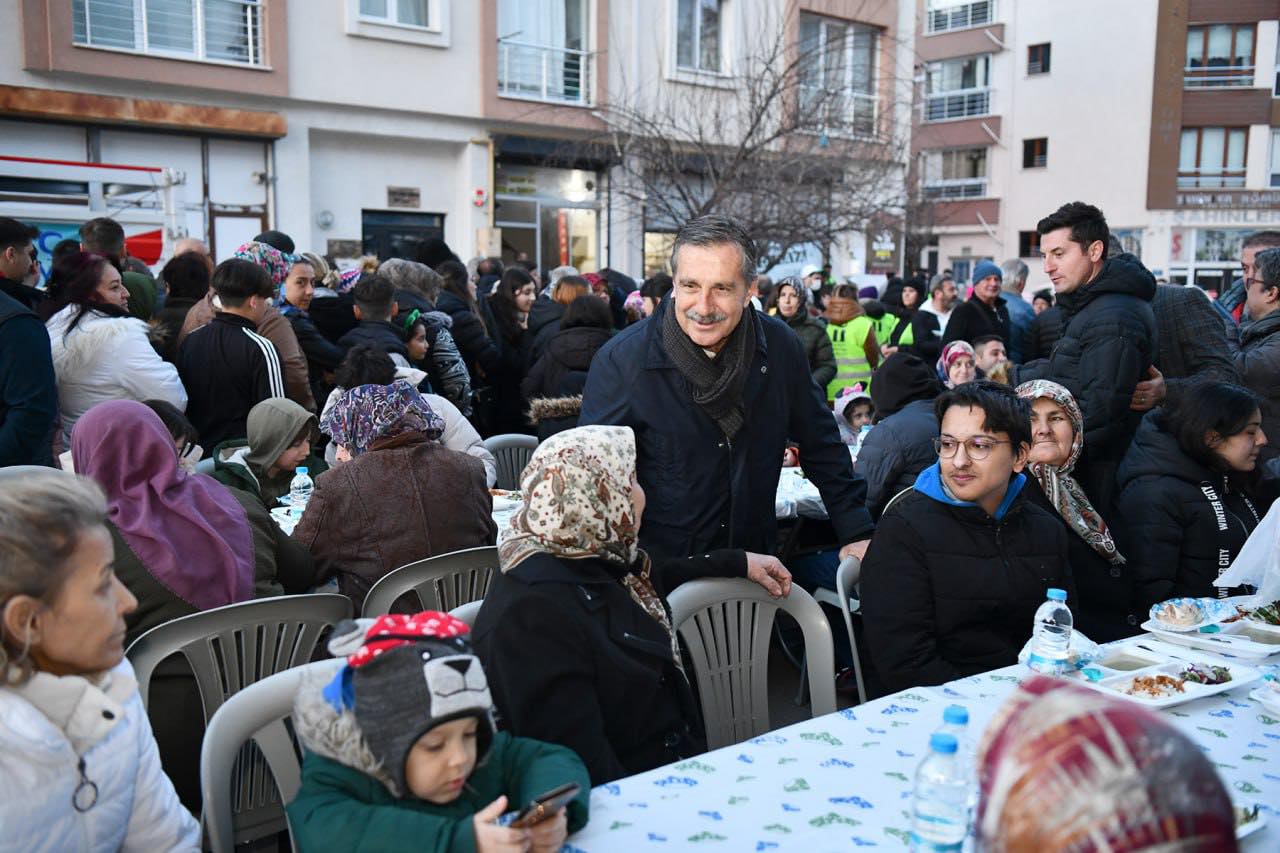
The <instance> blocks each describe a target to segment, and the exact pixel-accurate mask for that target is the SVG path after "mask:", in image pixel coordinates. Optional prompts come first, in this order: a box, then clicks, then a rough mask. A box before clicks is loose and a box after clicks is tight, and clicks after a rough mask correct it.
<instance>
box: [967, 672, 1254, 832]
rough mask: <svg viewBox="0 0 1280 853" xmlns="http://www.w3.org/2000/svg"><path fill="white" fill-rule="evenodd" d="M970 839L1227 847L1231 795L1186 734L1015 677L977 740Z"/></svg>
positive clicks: (1108, 703) (1063, 688) (1126, 708)
mask: <svg viewBox="0 0 1280 853" xmlns="http://www.w3.org/2000/svg"><path fill="white" fill-rule="evenodd" d="M978 764H979V770H978V778H979V779H980V780H981V794H980V800H979V805H978V817H977V820H976V826H975V829H976V833H977V836H978V847H979V849H984V850H989V851H992V853H1006V851H1018V850H1110V851H1114V853H1123V851H1128V850H1164V851H1175V850H1177V851H1192V850H1235V849H1237V848H1236V840H1235V825H1234V824H1235V821H1234V816H1233V813H1232V807H1231V798H1230V796H1229V795H1228V794H1227V791H1226V789H1225V788H1224V787H1223V785H1222V780H1221V779H1220V778H1219V777H1218V773H1217V771H1216V770H1215V769H1214V767H1213V764H1211V763H1210V762H1209V759H1208V758H1207V757H1206V756H1205V755H1204V754H1203V753H1201V751H1200V750H1199V749H1198V748H1197V746H1196V744H1195V742H1193V741H1192V740H1191V739H1190V738H1188V737H1187V736H1186V735H1185V734H1183V733H1182V732H1181V731H1179V730H1178V728H1177V727H1176V726H1175V725H1173V724H1172V723H1171V722H1169V721H1168V720H1167V719H1166V718H1164V717H1161V716H1157V715H1156V714H1153V713H1152V712H1150V711H1148V710H1147V709H1145V708H1140V707H1137V706H1136V705H1134V704H1132V703H1131V702H1128V701H1127V700H1125V699H1121V698H1118V697H1117V698H1113V697H1111V696H1107V695H1105V694H1103V693H1101V692H1099V691H1096V690H1090V689H1088V688H1087V687H1081V686H1078V685H1075V684H1071V683H1069V682H1067V681H1063V680H1061V679H1056V678H1044V677H1041V676H1037V677H1035V678H1032V679H1029V680H1027V681H1025V682H1023V683H1022V684H1021V685H1020V686H1019V687H1018V689H1017V691H1015V693H1014V694H1013V696H1012V697H1010V699H1009V700H1008V701H1007V702H1006V703H1005V704H1004V705H1003V706H1002V707H1001V708H1000V710H999V711H998V712H997V713H996V717H995V719H994V720H992V722H991V724H990V725H989V726H988V727H987V730H986V733H985V734H984V736H983V742H982V745H981V747H980V748H979V750H978Z"/></svg>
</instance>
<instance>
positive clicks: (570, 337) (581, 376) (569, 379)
mask: <svg viewBox="0 0 1280 853" xmlns="http://www.w3.org/2000/svg"><path fill="white" fill-rule="evenodd" d="M611 334H612V332H611V331H610V330H609V329H597V328H594V327H590V326H577V327H575V328H571V329H561V330H560V331H558V332H556V333H555V334H554V335H553V336H552V337H551V341H550V343H549V344H548V345H547V350H546V352H545V353H544V354H543V355H542V357H541V358H539V359H538V360H537V361H536V362H535V363H534V365H533V367H532V368H531V369H530V370H529V375H528V376H526V377H525V378H524V381H523V382H521V383H520V390H521V392H522V394H523V395H524V396H525V398H526V399H528V400H529V409H530V411H529V420H530V421H531V422H532V423H533V424H534V425H535V426H537V428H538V440H539V441H546V440H547V439H548V438H550V437H551V436H553V435H555V434H556V433H558V432H562V431H564V430H566V429H572V428H574V427H576V426H577V425H578V414H579V413H580V412H581V411H582V389H583V388H584V387H585V386H586V384H587V371H588V370H590V369H591V360H592V359H593V358H595V355H596V353H597V352H599V351H600V348H601V347H602V346H604V345H605V344H606V343H607V342H608V341H609V337H610V335H611Z"/></svg>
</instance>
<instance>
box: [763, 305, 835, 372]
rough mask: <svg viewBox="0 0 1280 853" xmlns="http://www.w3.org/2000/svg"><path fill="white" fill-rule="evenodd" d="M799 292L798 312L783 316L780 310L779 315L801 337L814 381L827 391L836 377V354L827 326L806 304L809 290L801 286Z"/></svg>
mask: <svg viewBox="0 0 1280 853" xmlns="http://www.w3.org/2000/svg"><path fill="white" fill-rule="evenodd" d="M797 292H798V293H800V305H799V307H797V308H796V313H794V314H792V315H791V316H790V317H783V316H782V312H778V315H777V316H778V319H779V320H781V321H782V322H784V323H786V324H787V325H788V326H790V327H791V331H793V332H795V333H796V335H797V336H798V337H799V338H800V343H801V344H802V345H803V346H804V355H805V358H806V359H808V360H809V372H810V373H811V374H812V375H813V381H814V382H816V383H817V384H818V387H819V388H822V389H823V390H824V391H825V390H826V387H827V386H828V385H829V384H831V380H833V379H835V378H836V354H835V351H834V350H833V349H832V348H831V339H830V338H829V337H827V329H826V327H825V326H823V325H822V324H821V323H819V322H818V321H817V320H815V319H813V318H812V317H810V316H809V306H808V305H807V304H806V303H808V301H809V292H808V290H807V289H804V288H800V289H799V290H798V291H797Z"/></svg>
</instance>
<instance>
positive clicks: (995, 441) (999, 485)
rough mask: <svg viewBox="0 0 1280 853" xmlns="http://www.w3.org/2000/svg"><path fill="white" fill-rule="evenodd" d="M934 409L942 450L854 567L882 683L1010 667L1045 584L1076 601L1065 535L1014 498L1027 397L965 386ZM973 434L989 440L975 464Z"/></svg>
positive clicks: (925, 681)
mask: <svg viewBox="0 0 1280 853" xmlns="http://www.w3.org/2000/svg"><path fill="white" fill-rule="evenodd" d="M936 412H937V413H938V415H939V421H940V422H941V424H942V439H941V440H943V441H949V442H951V447H950V453H951V455H950V456H948V455H946V453H945V452H940V453H939V458H938V462H937V463H936V464H934V465H932V466H930V467H929V468H926V469H925V470H924V471H923V472H921V474H920V476H919V477H918V478H916V483H915V486H914V488H913V490H912V491H911V492H910V493H908V494H907V495H905V496H903V497H902V498H900V499H899V500H897V501H895V502H894V504H893V506H891V507H889V509H888V511H886V512H885V513H884V515H883V516H881V518H880V522H879V524H878V525H877V527H876V535H875V537H874V538H873V539H872V540H871V547H870V549H869V550H868V551H867V557H866V559H865V560H864V561H863V563H862V588H861V593H862V612H863V624H864V625H865V626H866V636H867V643H868V647H869V650H870V653H871V659H872V662H873V663H874V665H875V670H876V673H878V675H879V677H880V679H881V680H882V681H883V682H884V684H885V686H886V687H888V689H889V690H891V691H897V690H905V689H907V688H910V687H924V686H929V685H936V684H945V683H946V682H948V681H952V680H954V679H957V678H961V677H963V676H966V675H974V674H976V673H979V672H987V671H988V670H992V669H997V668H999V667H1002V666H1009V665H1010V664H1013V663H1015V662H1016V661H1017V658H1018V652H1019V650H1020V649H1021V648H1022V646H1023V645H1024V644H1025V643H1026V641H1027V638H1028V637H1029V636H1030V633H1031V626H1032V621H1033V619H1034V617H1035V613H1036V609H1037V608H1038V607H1039V606H1040V604H1041V603H1043V602H1044V599H1045V590H1046V589H1048V588H1050V587H1059V588H1062V589H1065V590H1067V594H1068V600H1071V601H1074V600H1075V590H1074V588H1073V583H1072V579H1071V569H1070V567H1069V565H1068V563H1067V534H1066V531H1065V530H1064V529H1063V526H1062V523H1061V522H1060V521H1059V520H1058V519H1057V518H1054V517H1053V516H1051V515H1050V514H1049V513H1047V512H1045V511H1044V510H1043V509H1040V508H1039V507H1037V506H1035V505H1034V504H1032V503H1030V502H1029V501H1028V500H1027V499H1026V497H1025V496H1024V495H1023V494H1022V490H1023V487H1024V485H1025V483H1026V475H1024V474H1023V473H1022V469H1023V467H1024V466H1025V464H1026V461H1027V454H1028V452H1029V448H1030V433H1031V427H1030V424H1031V416H1030V410H1029V407H1028V406H1027V404H1026V402H1025V401H1023V400H1019V399H1018V398H1017V396H1016V395H1015V394H1014V393H1013V389H1011V388H1009V387H1008V386H1004V385H999V384H997V383H994V382H986V381H980V382H970V383H966V384H964V385H961V386H959V387H958V388H955V389H952V390H951V391H948V392H946V393H945V394H943V395H942V396H941V397H939V398H938V401H937V404H936ZM873 432H874V430H873ZM975 441H985V442H987V445H986V447H987V453H986V455H985V456H984V458H983V459H981V460H977V459H974V458H973V457H972V456H970V452H971V451H970V444H971V443H972V442H975ZM947 449H948V448H947V447H945V446H944V447H943V451H947Z"/></svg>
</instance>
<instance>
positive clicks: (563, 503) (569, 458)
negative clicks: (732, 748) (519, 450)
mask: <svg viewBox="0 0 1280 853" xmlns="http://www.w3.org/2000/svg"><path fill="white" fill-rule="evenodd" d="M635 471H636V437H635V433H633V432H632V431H631V428H630V427H624V426H584V427H577V428H575V429H570V430H565V431H564V432H561V433H557V434H556V435H553V436H552V437H551V438H549V439H547V440H546V441H544V442H543V443H542V444H540V445H538V449H537V450H535V451H534V453H533V458H531V459H530V460H529V464H528V465H527V466H525V469H524V473H523V474H522V475H521V478H520V491H521V492H522V493H523V498H524V505H523V506H522V507H521V508H520V510H519V511H517V512H516V513H515V514H514V515H512V516H511V520H510V522H509V523H508V528H507V529H506V530H504V531H502V536H501V540H502V541H501V542H500V543H499V545H498V558H499V560H500V562H501V563H502V570H503V571H504V572H506V571H510V570H511V569H513V568H515V567H516V566H518V565H519V564H520V563H521V562H522V561H524V560H525V559H527V558H528V557H531V556H533V555H534V554H551V555H552V556H554V557H558V558H560V559H562V560H585V559H601V560H604V561H606V562H608V563H612V564H613V565H615V566H617V567H619V568H620V569H621V570H623V571H625V572H626V574H624V575H623V576H622V578H621V582H622V584H623V586H625V587H626V589H627V592H628V593H629V594H630V595H631V598H632V599H633V600H634V601H635V602H636V604H638V605H640V607H641V608H643V609H644V611H645V612H646V613H648V614H649V615H650V616H651V617H653V619H654V620H656V621H657V622H658V623H659V624H660V625H662V627H663V628H665V629H666V631H667V633H668V634H671V633H672V630H671V620H670V618H669V617H668V616H667V611H666V608H665V607H663V604H662V600H661V599H660V598H659V597H658V593H657V591H656V590H655V589H654V587H653V582H652V581H651V580H650V579H649V559H648V557H646V556H645V555H644V553H643V552H642V551H640V550H639V548H638V546H637V544H636V543H637V540H638V537H639V532H640V528H639V525H638V524H637V523H636V519H635V508H634V507H633V506H632V504H631V478H632V477H633V476H634V475H635ZM674 642H675V640H674V637H673V639H672V643H673V656H674V658H675V660H676V661H677V662H679V659H680V656H679V655H678V654H676V653H675V652H674Z"/></svg>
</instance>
